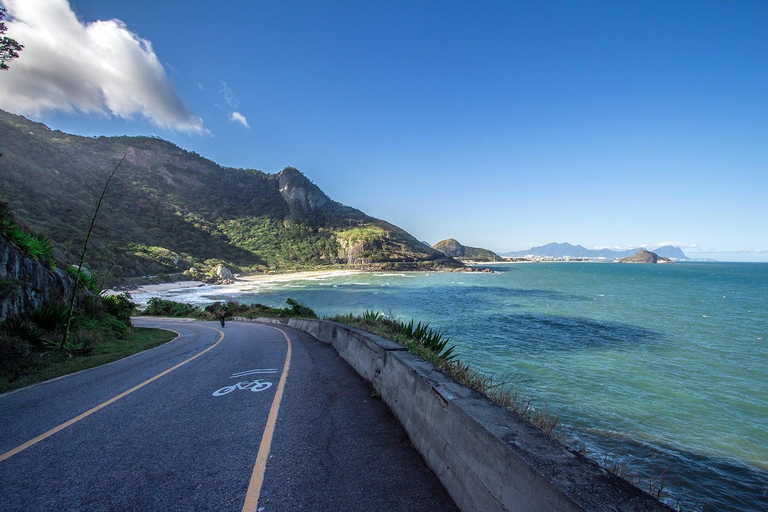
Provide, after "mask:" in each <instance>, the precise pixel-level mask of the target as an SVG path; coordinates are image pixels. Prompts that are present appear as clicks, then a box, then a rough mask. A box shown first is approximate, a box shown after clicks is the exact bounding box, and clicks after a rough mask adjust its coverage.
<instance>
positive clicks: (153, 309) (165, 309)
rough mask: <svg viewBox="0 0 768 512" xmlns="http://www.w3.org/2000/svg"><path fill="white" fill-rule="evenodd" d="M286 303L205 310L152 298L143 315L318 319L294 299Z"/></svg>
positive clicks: (226, 305) (232, 303)
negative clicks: (222, 314) (221, 312)
mask: <svg viewBox="0 0 768 512" xmlns="http://www.w3.org/2000/svg"><path fill="white" fill-rule="evenodd" d="M285 302H286V304H288V305H289V306H290V307H287V308H273V307H270V306H265V305H264V304H242V303H240V302H237V301H234V300H230V301H227V302H214V303H213V304H211V305H209V306H206V307H205V309H203V308H201V307H200V306H193V305H191V304H185V303H183V302H175V301H172V300H166V299H161V298H159V297H152V298H151V299H149V302H148V303H147V307H146V308H145V309H144V311H143V312H142V314H143V315H148V316H169V317H181V318H197V319H199V320H217V319H218V318H219V315H218V311H219V310H224V314H225V316H226V317H229V318H231V317H233V316H242V317H245V318H261V317H274V318H289V317H302V318H317V315H316V314H315V312H314V311H312V310H311V309H310V308H308V307H306V306H304V305H302V304H299V303H298V302H296V301H295V300H294V299H290V298H289V299H288V300H286V301H285Z"/></svg>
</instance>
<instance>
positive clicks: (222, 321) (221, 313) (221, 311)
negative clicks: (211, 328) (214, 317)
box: [219, 309, 226, 327]
mask: <svg viewBox="0 0 768 512" xmlns="http://www.w3.org/2000/svg"><path fill="white" fill-rule="evenodd" d="M225 315H226V314H225V313H224V310H223V309H220V310H219V322H221V326H222V327H224V316H225Z"/></svg>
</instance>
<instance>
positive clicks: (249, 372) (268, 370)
mask: <svg viewBox="0 0 768 512" xmlns="http://www.w3.org/2000/svg"><path fill="white" fill-rule="evenodd" d="M278 371H279V370H278V369H277V368H263V369H256V370H246V371H244V372H237V373H233V374H232V376H231V377H230V379H236V378H238V377H245V376H246V375H253V374H254V373H277V372H278Z"/></svg>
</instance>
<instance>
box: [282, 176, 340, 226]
mask: <svg viewBox="0 0 768 512" xmlns="http://www.w3.org/2000/svg"><path fill="white" fill-rule="evenodd" d="M278 187H279V188H280V194H281V195H282V196H283V199H285V202H286V203H288V208H289V209H290V211H291V213H292V214H294V215H298V216H303V215H306V214H308V213H311V212H313V211H315V210H318V209H320V208H322V207H324V206H325V205H327V204H328V203H330V201H331V200H330V199H329V198H328V196H326V195H325V194H324V193H323V191H322V190H320V188H319V187H318V186H317V185H315V184H314V183H312V182H311V181H309V180H308V179H307V177H306V176H304V175H303V174H302V173H301V172H300V171H298V170H297V169H294V168H293V167H287V168H285V169H283V170H282V171H280V174H279V175H278Z"/></svg>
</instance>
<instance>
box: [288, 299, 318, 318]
mask: <svg viewBox="0 0 768 512" xmlns="http://www.w3.org/2000/svg"><path fill="white" fill-rule="evenodd" d="M285 303H286V304H288V305H289V306H291V311H290V315H289V316H300V317H303V318H317V315H316V314H315V312H314V311H312V310H311V309H309V308H308V307H307V306H304V305H303V304H299V303H298V302H296V301H295V300H294V299H291V298H289V299H287V300H286V301H285Z"/></svg>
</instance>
